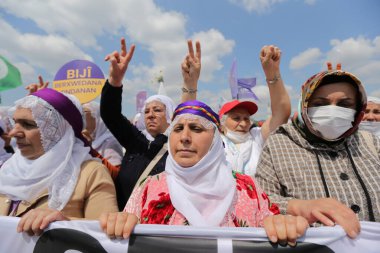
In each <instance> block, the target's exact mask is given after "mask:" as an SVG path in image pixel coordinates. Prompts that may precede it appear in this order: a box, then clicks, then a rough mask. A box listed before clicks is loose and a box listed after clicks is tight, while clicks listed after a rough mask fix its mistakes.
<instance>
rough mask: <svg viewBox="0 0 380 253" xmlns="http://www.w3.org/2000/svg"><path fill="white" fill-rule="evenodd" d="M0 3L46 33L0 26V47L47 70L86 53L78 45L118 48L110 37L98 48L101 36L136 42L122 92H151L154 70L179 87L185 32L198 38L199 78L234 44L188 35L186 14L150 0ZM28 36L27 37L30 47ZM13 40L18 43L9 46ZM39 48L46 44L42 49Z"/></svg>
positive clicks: (211, 33)
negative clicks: (164, 7) (200, 46)
mask: <svg viewBox="0 0 380 253" xmlns="http://www.w3.org/2000/svg"><path fill="white" fill-rule="evenodd" d="M0 7H2V8H3V9H4V10H5V11H6V12H7V13H9V14H11V15H14V16H17V17H20V18H23V19H28V20H30V21H31V22H34V23H35V25H36V26H37V28H39V29H40V30H41V31H40V33H42V34H43V33H46V34H49V35H37V34H23V33H22V32H20V31H16V30H15V29H14V28H12V29H11V30H12V32H11V33H7V32H5V31H3V30H2V29H0V39H1V41H4V39H2V38H1V37H3V36H4V37H5V36H6V37H7V40H8V41H9V43H7V44H3V43H2V49H4V50H6V51H9V52H12V54H15V55H17V54H20V55H21V56H22V57H24V58H25V59H27V60H26V61H27V62H28V63H29V64H31V65H32V66H33V67H39V68H43V69H46V70H48V71H50V74H51V75H54V73H55V71H56V65H58V64H57V62H60V64H59V65H62V64H63V63H65V62H66V61H67V60H66V59H72V58H82V59H83V58H89V56H88V55H87V54H86V53H84V51H85V52H87V51H88V50H90V49H91V48H93V49H96V50H99V54H101V55H106V54H108V53H110V52H112V50H119V48H120V45H119V43H116V44H115V45H111V49H107V52H104V51H105V50H104V47H105V44H104V40H107V42H109V41H110V40H115V39H114V38H115V37H116V38H118V37H121V36H122V35H125V34H126V35H127V44H130V43H131V42H133V43H136V51H135V55H134V59H132V62H131V64H130V68H129V70H128V73H127V77H126V78H128V80H127V81H128V82H129V83H128V84H126V85H124V87H125V89H126V91H128V93H129V94H128V96H132V97H133V95H134V93H133V92H135V91H137V90H141V89H148V90H150V91H151V92H156V91H157V84H155V83H152V81H151V80H152V79H153V77H154V75H156V74H157V73H158V72H159V71H160V70H162V71H163V73H164V77H165V84H166V86H167V87H168V89H169V90H176V89H179V87H180V86H181V85H182V77H181V71H180V64H181V62H182V60H183V59H184V57H185V55H186V54H187V43H186V40H187V38H189V37H190V38H193V39H199V40H200V42H201V44H202V42H203V44H202V46H203V47H202V63H203V65H202V67H203V69H202V73H201V80H202V81H211V80H213V78H214V73H215V72H216V71H218V70H219V69H221V67H222V64H221V58H222V57H224V56H225V55H227V54H229V53H230V52H231V51H232V48H233V47H234V42H233V41H232V40H228V39H226V38H225V37H224V36H223V34H221V33H220V32H219V31H217V30H215V29H210V30H208V31H197V32H195V33H194V34H193V35H191V34H190V35H188V34H187V31H186V22H187V20H186V17H185V16H184V15H183V14H182V13H179V12H175V11H167V10H163V9H162V8H160V7H159V6H157V5H156V4H155V2H154V1H153V0H125V1H117V0H109V1H91V0H83V1H79V2H77V1H66V0H56V1H47V2H43V3H42V2H41V1H39V0H29V1H27V2H25V3H24V4H22V5H20V4H19V3H16V2H15V1H12V0H2V1H1V2H0ZM0 28H1V27H0ZM105 38H106V39H105ZM20 41H24V42H20ZM29 41H31V42H32V43H33V45H32V46H30V47H28V45H29V43H28V42H29ZM116 41H118V39H116ZM18 42H20V44H22V45H18V46H15V45H14V44H16V45H17V44H18ZM206 42H207V44H206ZM53 46H54V47H53ZM20 49H21V51H20ZM43 49H47V50H46V53H44V50H43ZM108 50H111V51H108ZM146 52H148V56H149V58H148V59H150V61H148V62H147V61H144V63H142V62H141V61H142V60H141V58H143V57H141V55H139V54H142V55H144V56H146ZM20 55H19V57H20ZM74 56H75V57H74ZM139 61H140V62H139ZM47 62H48V63H49V64H46V63H47ZM211 63H212V64H211Z"/></svg>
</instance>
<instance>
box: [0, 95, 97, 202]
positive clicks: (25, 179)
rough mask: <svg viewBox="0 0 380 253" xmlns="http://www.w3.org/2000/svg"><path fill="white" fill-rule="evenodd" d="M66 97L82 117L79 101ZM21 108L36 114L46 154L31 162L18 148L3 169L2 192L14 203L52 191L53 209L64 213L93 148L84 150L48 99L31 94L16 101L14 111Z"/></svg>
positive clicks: (68, 125) (72, 97)
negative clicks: (81, 170) (82, 165)
mask: <svg viewBox="0 0 380 253" xmlns="http://www.w3.org/2000/svg"><path fill="white" fill-rule="evenodd" d="M65 95H66V96H67V97H68V98H69V99H70V100H71V101H72V102H73V103H74V105H75V106H76V107H77V109H78V110H79V111H80V113H81V114H82V108H81V105H80V103H79V101H78V100H77V99H76V98H75V97H74V96H71V95H68V94H65ZM17 108H26V109H30V110H31V111H32V115H33V118H34V120H35V121H36V123H37V126H38V128H39V131H40V133H41V141H42V145H43V148H44V151H45V153H44V154H43V155H42V156H40V157H39V158H37V159H35V160H28V159H26V158H25V157H23V156H22V155H21V153H20V151H19V150H18V149H16V152H15V154H14V155H13V156H12V157H11V158H10V159H8V161H7V162H5V163H4V165H3V166H2V168H1V170H0V193H2V194H5V195H7V196H9V197H10V198H11V199H12V200H26V201H32V200H33V199H35V198H36V197H38V196H39V195H40V194H41V193H42V192H44V191H45V190H46V189H48V192H49V200H48V205H49V207H50V208H52V209H57V210H62V209H63V208H64V207H65V205H66V204H67V202H68V201H69V200H70V197H71V195H72V194H73V191H74V188H75V186H76V184H77V179H78V176H79V173H80V169H81V164H82V163H83V162H84V161H86V160H89V159H92V158H91V156H90V155H89V151H90V148H89V147H84V144H83V142H82V141H81V140H80V139H78V138H76V137H75V134H74V130H73V128H72V127H71V125H70V124H69V123H68V122H67V121H66V120H65V119H64V118H63V116H62V115H61V114H60V113H59V112H58V111H57V110H55V109H54V107H53V106H51V105H50V104H49V103H47V102H46V101H45V100H43V99H41V98H39V97H36V96H33V95H29V96H26V97H24V98H22V99H20V100H18V101H16V103H15V107H14V108H13V110H16V109H17Z"/></svg>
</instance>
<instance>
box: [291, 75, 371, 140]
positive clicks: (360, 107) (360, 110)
mask: <svg viewBox="0 0 380 253" xmlns="http://www.w3.org/2000/svg"><path fill="white" fill-rule="evenodd" d="M326 79H328V80H331V81H329V82H328V83H324V81H326ZM337 82H348V83H350V84H352V85H353V86H354V87H355V88H356V89H357V92H358V93H357V95H358V96H357V99H358V101H357V107H356V115H355V120H354V123H353V126H352V128H350V129H349V130H348V131H347V132H345V133H344V134H343V135H342V136H340V137H339V138H338V139H337V140H334V141H339V140H342V139H344V138H346V137H347V136H350V135H351V134H353V133H354V132H355V131H356V130H357V129H358V126H359V123H360V121H361V120H362V118H363V116H364V112H365V108H366V106H367V95H366V92H365V90H364V87H363V85H362V83H361V82H360V80H359V79H358V78H357V77H356V76H355V75H353V74H351V73H350V72H346V71H342V70H327V71H322V72H319V73H317V74H315V75H313V76H312V77H310V78H309V79H308V80H307V81H306V82H305V83H304V84H303V85H302V92H301V99H300V102H299V104H298V116H297V118H295V119H294V121H293V122H294V123H295V124H296V125H297V126H298V127H299V129H301V130H306V129H307V131H308V132H309V133H311V134H312V135H313V136H314V137H317V138H318V139H322V140H324V141H328V140H326V139H325V138H323V136H322V135H321V134H320V133H319V132H318V131H317V130H315V129H314V128H313V126H312V123H311V120H310V118H309V116H308V114H307V109H308V107H309V102H310V98H311V96H312V94H313V93H314V92H315V91H316V90H317V88H318V87H319V86H320V85H321V84H323V85H329V84H332V83H337ZM305 128H306V129H305ZM301 132H302V131H301ZM302 134H305V133H304V132H302ZM304 137H306V138H307V137H308V136H307V135H305V136H304Z"/></svg>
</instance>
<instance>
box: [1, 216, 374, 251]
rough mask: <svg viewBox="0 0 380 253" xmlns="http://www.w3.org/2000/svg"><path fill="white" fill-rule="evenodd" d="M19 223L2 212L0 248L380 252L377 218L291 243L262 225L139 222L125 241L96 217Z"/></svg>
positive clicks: (324, 230)
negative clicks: (274, 240) (31, 225)
mask: <svg viewBox="0 0 380 253" xmlns="http://www.w3.org/2000/svg"><path fill="white" fill-rule="evenodd" d="M18 222H19V218H14V217H0V235H1V243H0V252H7V253H13V252H14V253H24V252H25V253H26V252H33V253H42V252H55V253H64V252H70V251H71V252H91V253H98V252H99V253H103V252H112V253H119V252H120V253H121V252H123V253H137V252H158V253H160V252H163V253H172V252H173V253H174V252H189V253H191V252H204V253H234V252H235V253H236V252H239V253H240V252H243V253H244V252H313V253H319V252H320V253H326V252H327V253H328V252H336V253H338V252H351V253H356V252H357V253H364V252H366V253H367V252H373V253H375V252H380V223H376V222H361V232H360V234H359V236H358V237H357V238H356V239H354V240H352V239H350V238H348V237H347V236H346V234H345V232H344V231H343V229H342V228H341V227H339V226H336V227H319V228H310V229H308V230H307V232H306V234H305V236H303V237H302V238H300V239H299V240H298V241H297V246H296V247H295V248H291V247H289V246H281V245H278V244H271V243H270V242H269V241H268V239H267V237H266V235H265V231H264V229H262V228H199V227H189V226H166V225H138V226H136V227H135V229H134V233H133V235H132V236H131V238H130V239H129V240H121V239H112V240H111V239H109V238H108V237H107V236H106V235H105V234H104V233H103V232H102V231H101V230H100V227H99V223H98V222H97V221H60V222H54V223H52V224H51V225H50V226H49V228H48V229H46V230H45V231H44V233H43V234H42V235H41V236H29V235H28V234H26V233H17V232H16V227H17V224H18Z"/></svg>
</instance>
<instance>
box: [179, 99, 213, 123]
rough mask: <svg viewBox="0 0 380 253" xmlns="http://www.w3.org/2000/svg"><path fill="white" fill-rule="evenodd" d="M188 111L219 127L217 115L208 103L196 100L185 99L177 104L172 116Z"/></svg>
mask: <svg viewBox="0 0 380 253" xmlns="http://www.w3.org/2000/svg"><path fill="white" fill-rule="evenodd" d="M185 113H190V114H194V115H198V116H201V117H203V118H205V119H207V120H209V121H211V122H212V123H214V124H215V125H216V126H217V127H218V128H220V121H219V116H218V114H216V113H215V112H214V111H213V110H212V109H211V108H210V107H209V106H208V105H206V104H205V103H202V102H201V101H198V100H191V101H186V102H184V103H182V104H179V105H178V106H177V108H176V109H175V110H174V113H173V118H172V120H174V118H175V117H176V116H178V115H181V114H185Z"/></svg>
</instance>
